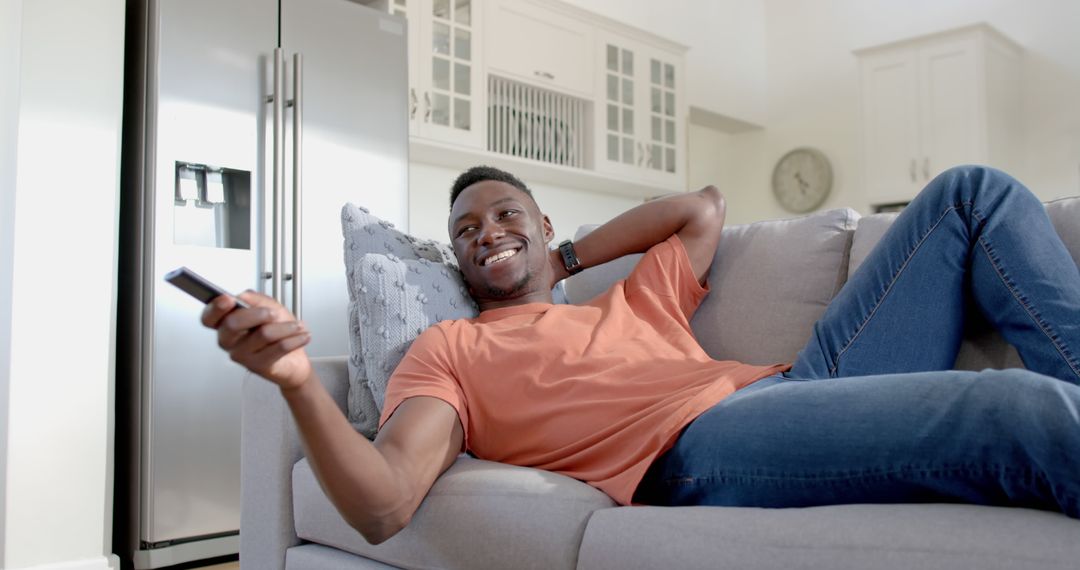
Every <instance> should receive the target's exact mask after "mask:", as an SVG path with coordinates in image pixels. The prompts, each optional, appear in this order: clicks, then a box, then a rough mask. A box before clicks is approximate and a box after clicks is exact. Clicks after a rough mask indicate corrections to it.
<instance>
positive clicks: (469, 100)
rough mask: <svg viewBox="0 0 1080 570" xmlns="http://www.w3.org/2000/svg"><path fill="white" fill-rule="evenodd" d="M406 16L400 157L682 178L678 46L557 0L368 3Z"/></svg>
mask: <svg viewBox="0 0 1080 570" xmlns="http://www.w3.org/2000/svg"><path fill="white" fill-rule="evenodd" d="M369 4H371V5H373V6H374V7H376V8H379V9H383V10H387V11H389V12H391V13H394V14H399V15H402V16H404V17H405V18H406V19H407V20H408V27H409V84H410V85H409V94H408V96H409V109H410V111H409V112H410V115H409V116H410V122H409V125H410V127H409V128H410V130H409V133H410V135H411V136H412V139H411V142H412V144H411V145H410V153H411V159H412V160H415V161H419V162H424V163H431V164H438V165H442V166H448V167H451V168H466V167H468V166H471V165H473V164H481V163H485V164H490V165H492V166H497V167H502V168H506V169H508V170H511V171H512V172H514V173H516V174H518V175H519V176H522V177H523V178H527V179H529V180H535V181H544V182H548V183H552V184H557V185H560V186H569V187H575V188H580V189H585V190H596V191H602V192H614V193H620V194H628V195H634V196H640V197H647V196H655V195H658V194H663V193H668V192H681V191H685V190H686V188H685V186H686V165H685V162H686V156H685V154H686V153H685V149H686V141H685V139H686V121H687V116H688V106H687V104H686V101H685V96H684V87H683V86H684V83H685V78H684V72H683V69H684V67H683V66H684V58H685V53H686V47H685V46H682V45H679V44H676V43H674V42H671V41H669V40H666V39H663V38H660V37H658V36H655V35H653V34H651V33H649V32H646V31H644V30H640V29H636V28H632V27H629V26H626V25H625V24H622V23H619V22H616V21H614V20H611V19H609V18H606V17H604V16H600V15H598V14H595V13H593V12H589V11H587V10H583V9H581V8H578V7H575V6H573V5H571V4H567V3H565V2H562V1H561V0H374V1H372V2H369Z"/></svg>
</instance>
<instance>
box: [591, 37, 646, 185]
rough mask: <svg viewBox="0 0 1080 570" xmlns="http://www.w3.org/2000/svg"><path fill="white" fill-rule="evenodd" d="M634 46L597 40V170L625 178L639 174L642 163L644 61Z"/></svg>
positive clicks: (612, 39)
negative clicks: (598, 78) (642, 72)
mask: <svg viewBox="0 0 1080 570" xmlns="http://www.w3.org/2000/svg"><path fill="white" fill-rule="evenodd" d="M640 49H641V48H640V47H639V46H637V45H636V44H635V43H633V42H631V41H629V40H625V39H623V38H619V37H617V36H603V37H602V39H601V41H600V50H599V52H600V68H601V69H602V70H603V72H602V73H601V74H600V75H599V77H600V88H599V89H598V91H599V93H600V96H599V97H597V99H596V100H597V113H596V133H597V134H598V135H599V136H598V137H597V141H596V142H597V149H598V150H597V153H596V169H597V170H599V171H602V172H609V173H612V174H620V175H624V176H637V175H640V173H641V172H642V170H643V168H644V164H645V144H644V142H643V138H644V132H645V131H644V129H643V127H644V121H645V120H646V118H645V117H644V116H643V115H644V114H643V113H640V112H639V111H638V109H639V107H640V103H639V101H641V100H643V98H644V97H645V93H646V89H645V86H644V85H643V82H642V81H641V77H640V76H641V73H640V72H639V69H640V67H641V66H642V65H644V62H643V61H642V59H641V57H639V56H638V54H637V52H638V50H640Z"/></svg>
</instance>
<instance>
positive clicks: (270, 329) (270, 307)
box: [202, 291, 311, 390]
mask: <svg viewBox="0 0 1080 570" xmlns="http://www.w3.org/2000/svg"><path fill="white" fill-rule="evenodd" d="M239 297H240V299H242V300H244V301H246V302H247V303H248V304H249V305H251V308H249V309H242V308H241V309H236V310H233V309H234V308H235V307H236V300H235V299H233V298H232V297H229V296H228V295H222V296H220V297H218V298H216V299H214V300H213V301H211V302H210V303H208V304H207V305H206V308H205V309H203V312H202V324H203V325H205V326H207V327H209V328H212V329H216V330H217V336H218V346H220V347H221V348H222V349H224V350H225V351H226V352H228V353H229V357H230V358H232V360H233V361H234V362H237V363H239V364H241V365H243V366H244V367H245V368H247V369H248V370H251V371H252V372H254V373H256V374H258V375H260V376H262V377H263V378H266V379H267V380H270V381H271V382H273V383H275V384H277V385H278V386H279V387H280V388H281V389H282V390H291V389H294V388H299V387H300V386H301V385H303V384H304V382H306V381H307V380H308V378H309V377H310V376H311V361H310V360H308V356H307V353H305V352H304V349H303V348H304V346H307V344H308V343H309V342H311V333H310V332H309V331H308V329H307V327H306V326H304V323H302V322H300V321H297V320H296V318H295V317H293V316H292V314H290V313H289V311H288V310H286V309H285V307H283V306H281V304H280V303H278V302H277V301H275V300H273V299H271V298H270V297H267V296H266V295H262V294H259V293H255V292H253V291H245V292H243V293H241V294H240V295H239Z"/></svg>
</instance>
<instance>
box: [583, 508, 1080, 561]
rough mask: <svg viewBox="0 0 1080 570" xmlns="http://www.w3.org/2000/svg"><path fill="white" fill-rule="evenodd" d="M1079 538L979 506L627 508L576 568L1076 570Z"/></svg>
mask: <svg viewBox="0 0 1080 570" xmlns="http://www.w3.org/2000/svg"><path fill="white" fill-rule="evenodd" d="M657 529H664V530H663V532H657ZM1078 539H1080V522H1078V521H1075V520H1072V519H1069V518H1067V517H1065V516H1063V515H1059V514H1055V513H1048V512H1041V511H1033V510H1027V509H1014V508H1000V507H977V506H972V505H951V504H923V505H842V506H830V507H814V508H805V509H754V508H732V507H626V508H619V509H608V510H603V511H598V512H596V513H595V514H594V515H593V517H592V519H591V520H590V521H589V526H588V528H587V529H586V530H585V538H584V540H583V542H582V547H581V554H580V559H579V563H578V568H579V569H580V570H603V569H613V570H614V569H618V570H628V569H633V568H643V569H644V568H671V567H674V566H676V565H677V566H678V567H679V568H703V569H704V568H709V569H713V568H740V569H754V568H770V569H776V568H830V569H836V570H839V569H844V568H852V569H856V568H857V569H862V568H875V569H884V568H898V569H904V570H907V569H909V568H938V569H941V568H957V569H969V568H979V569H980V570H988V569H994V568H1039V569H1042V568H1061V569H1066V568H1070V569H1075V568H1076V567H1077V561H1078V560H1080V540H1078ZM673 560H677V561H678V563H677V564H673V562H672V561H673Z"/></svg>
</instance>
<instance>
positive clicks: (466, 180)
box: [450, 166, 536, 209]
mask: <svg viewBox="0 0 1080 570" xmlns="http://www.w3.org/2000/svg"><path fill="white" fill-rule="evenodd" d="M485 180H494V181H495V182H505V183H506V184H509V185H511V186H513V187H514V188H517V189H518V190H521V191H522V192H524V193H525V194H527V195H528V196H529V199H531V200H532V201H533V204H535V203H536V198H533V195H532V190H529V187H528V186H526V185H525V183H524V182H522V181H521V180H520V179H519V178H518V177H517V176H514V175H513V174H510V173H509V172H507V171H505V170H499V169H498V168H495V167H494V166H474V167H472V168H470V169H468V170H466V171H465V172H462V173H461V175H460V176H458V177H457V180H455V181H454V185H453V186H451V187H450V208H451V209H452V208H453V207H454V202H456V201H457V198H458V196H459V195H461V193H462V192H463V191H464V190H465V189H466V188H468V187H469V186H472V185H473V184H476V183H477V182H483V181H485Z"/></svg>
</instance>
